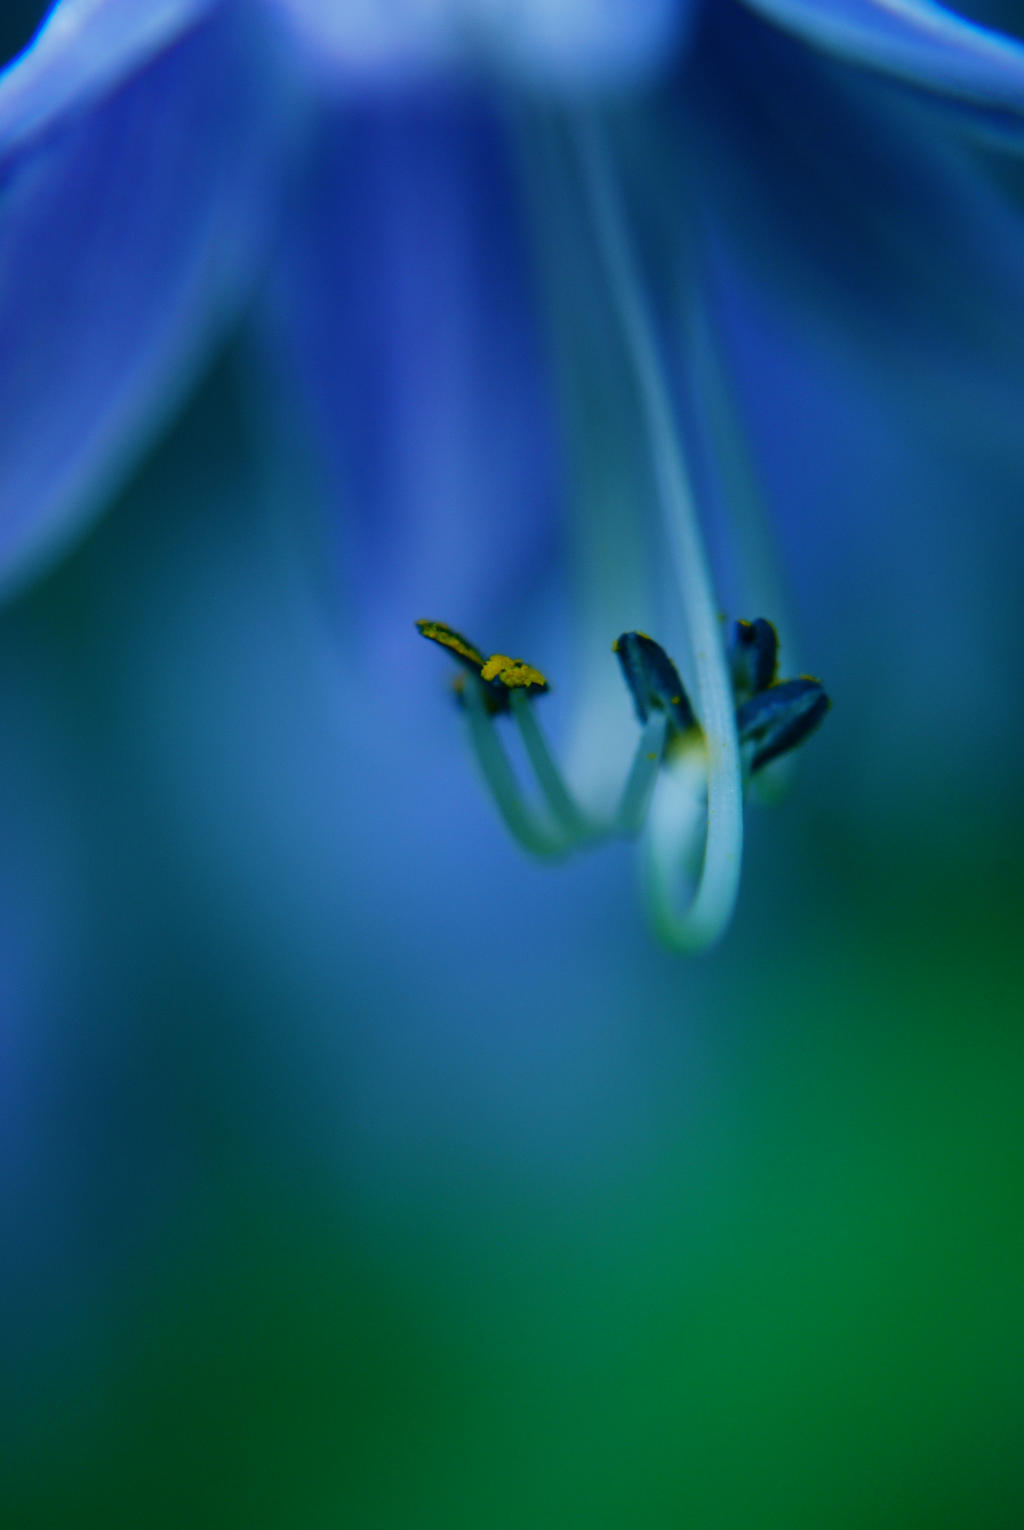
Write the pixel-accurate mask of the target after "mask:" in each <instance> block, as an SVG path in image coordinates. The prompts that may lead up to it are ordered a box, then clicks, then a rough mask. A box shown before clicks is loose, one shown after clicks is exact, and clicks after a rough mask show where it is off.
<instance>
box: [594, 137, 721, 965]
mask: <svg viewBox="0 0 1024 1530" xmlns="http://www.w3.org/2000/svg"><path fill="white" fill-rule="evenodd" d="M571 132H572V138H573V142H574V144H575V148H576V153H577V155H578V158H579V162H580V168H581V171H582V176H583V182H584V185H585V188H586V192H587V200H588V203H589V207H590V212H591V216H592V218H593V222H594V228H595V232H596V235H597V242H598V247H599V249H600V252H601V258H602V261H603V264H604V268H605V274H606V278H607V281H608V284H609V287H610V289H611V294H612V299H613V302H614V305H615V309H616V312H617V314H618V319H619V322H620V324H621V326H622V332H623V339H624V341H625V347H626V352H627V355H628V357H629V361H630V365H631V367H632V370H633V373H634V381H635V384H636V388H637V393H638V396H639V402H640V408H641V413H642V417H643V422H644V428H645V431H646V435H647V440H648V445H649V448H650V452H651V458H652V464H653V468H654V475H655V482H656V485H657V490H658V499H659V503H660V508H661V515H662V521H663V525H664V530H665V535H666V538H667V541H668V544H669V547H670V549H671V553H672V559H673V562H674V565H675V569H676V576H677V578H678V581H679V585H680V589H681V592H682V596H683V616H684V620H685V623H686V627H687V634H688V638H689V643H690V648H691V650H692V655H693V662H694V671H695V674H696V678H697V694H698V705H699V710H700V717H701V723H702V726H703V729H704V734H705V738H706V740H707V753H708V777H707V814H706V830H705V842H704V855H703V859H702V862H701V868H700V873H699V876H698V880H697V885H696V888H695V890H694V892H693V896H692V898H691V900H690V901H689V902H688V903H686V904H685V905H684V906H683V907H681V908H680V907H677V906H676V905H675V904H674V903H673V902H672V901H671V898H672V892H671V889H668V888H666V887H664V886H663V885H662V882H661V879H659V886H658V888H657V889H656V892H657V896H658V901H659V904H663V905H664V906H662V907H660V908H659V911H658V925H659V928H660V929H661V931H662V933H663V934H664V936H665V938H666V939H667V940H668V942H669V943H670V944H671V945H673V946H676V947H678V948H680V949H686V950H692V949H695V948H699V947H703V946H708V945H710V944H712V943H713V942H714V941H716V940H717V939H719V937H720V936H721V935H722V934H723V932H724V931H725V928H726V926H727V925H728V923H729V920H730V918H731V916H732V912H733V909H734V907H735V904H736V897H737V894H738V891H739V877H740V866H741V861H742V855H743V783H742V775H741V768H740V753H739V743H738V740H737V736H736V721H735V717H734V701H733V695H732V687H731V684H730V679H729V672H728V667H727V664H726V658H725V652H724V649H723V646H722V640H721V632H720V625H719V618H718V607H717V602H716V600H715V596H714V590H713V586H712V583H711V575H710V571H709V566H708V560H707V555H706V553H705V550H704V541H703V537H702V534H701V529H700V524H699V521H698V518H697V512H696V508H695V506H694V500H693V494H692V491H691V488H690V483H689V476H688V473H687V468H686V463H685V461H684V459H683V454H682V449H681V446H680V442H679V438H678V433H677V431H676V429H675V426H674V422H673V416H672V408H671V404H670V400H669V394H668V388H667V385H666V383H665V379H664V377H663V374H662V369H661V365H660V363H659V359H658V353H657V347H656V345H655V340H654V332H653V326H652V324H651V320H650V317H649V315H648V313H647V310H646V307H645V304H644V301H643V296H642V288H641V281H640V276H639V272H638V268H637V264H636V259H635V256H634V253H633V250H632V247H631V244H630V240H629V235H628V232H627V228H626V222H625V216H624V212H623V208H622V205H621V201H620V198H619V195H618V191H617V188H616V184H615V180H614V175H613V171H612V167H611V163H610V158H609V154H608V151H607V148H606V145H605V142H604V138H603V136H602V132H601V129H600V126H599V124H598V122H597V120H596V118H595V117H594V116H592V115H590V114H589V113H587V112H585V111H582V110H581V111H580V113H579V114H577V115H576V116H574V117H573V119H572V121H571ZM682 870H683V868H682V867H680V871H681V872H682Z"/></svg>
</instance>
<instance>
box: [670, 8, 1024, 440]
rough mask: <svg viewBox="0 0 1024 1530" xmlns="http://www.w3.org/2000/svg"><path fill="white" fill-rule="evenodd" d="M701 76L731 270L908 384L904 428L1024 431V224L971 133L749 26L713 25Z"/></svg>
mask: <svg viewBox="0 0 1024 1530" xmlns="http://www.w3.org/2000/svg"><path fill="white" fill-rule="evenodd" d="M693 62H694V67H693V70H692V88H691V89H690V90H689V91H688V92H687V95H686V109H687V110H688V111H689V112H690V113H691V115H690V118H689V122H688V129H689V132H690V134H691V140H690V141H691V142H692V141H696V142H697V143H698V144H699V148H700V153H699V154H695V155H693V163H694V172H693V173H694V176H695V179H696V195H697V196H698V197H699V199H700V202H701V205H702V208H703V210H704V214H705V217H706V219H707V222H708V224H709V225H710V226H712V227H714V228H716V229H718V230H719V231H720V232H721V234H722V237H724V238H727V239H728V243H729V246H730V251H731V257H732V258H733V259H735V260H738V261H739V262H741V263H742V264H744V265H745V266H746V267H747V269H748V271H749V274H750V277H751V280H752V281H755V282H756V283H757V284H758V285H760V286H762V287H766V288H774V289H777V290H778V291H779V292H780V293H781V294H782V295H783V296H784V298H785V300H786V301H787V302H789V303H791V304H792V305H793V308H794V312H797V313H803V314H811V313H813V315H814V318H815V321H816V322H817V323H818V324H820V325H821V326H822V327H823V331H824V333H825V334H826V335H827V336H828V337H829V338H830V339H832V340H834V341H835V343H837V344H840V345H842V346H843V348H844V350H845V352H846V356H847V358H849V360H850V361H851V362H852V361H853V360H854V358H855V359H856V364H857V365H859V366H862V367H866V368H868V369H869V370H871V371H872V372H874V373H875V374H876V376H877V375H881V376H882V377H883V378H884V381H885V382H886V384H887V385H890V386H891V385H892V384H893V383H894V381H895V380H896V379H897V378H898V379H899V382H898V385H897V386H898V391H899V397H898V402H897V403H895V404H894V407H896V408H898V410H899V413H900V414H901V415H903V416H905V415H906V414H908V413H911V412H913V413H917V414H919V415H920V414H921V413H923V414H924V415H925V416H926V417H927V418H928V419H929V420H930V421H932V422H933V423H934V422H936V421H939V420H945V422H946V423H947V424H951V425H953V426H954V427H957V428H959V427H960V426H961V425H962V426H964V427H966V428H967V429H971V428H978V429H982V428H983V429H985V430H986V431H988V432H990V433H991V434H993V435H996V436H1000V437H1002V438H1003V439H1005V437H1006V435H1007V434H1008V433H1012V434H1013V435H1016V434H1017V432H1018V430H1019V425H1018V421H1019V410H1020V408H1021V407H1022V405H1024V389H1022V382H1021V379H1022V372H1021V340H1022V331H1021V327H1020V325H1019V324H1017V323H1016V322H1015V316H1016V315H1018V314H1020V313H1021V312H1022V310H1024V224H1022V221H1021V219H1020V217H1019V215H1018V213H1017V211H1016V209H1015V208H1013V207H1012V206H1010V205H1009V203H1008V201H1007V200H1006V199H1005V198H1004V197H1002V196H1001V195H1000V194H999V193H998V192H997V191H996V190H995V189H994V187H993V185H992V183H991V182H990V180H989V179H988V178H987V177H986V176H984V175H983V174H979V170H978V166H977V164H976V163H975V162H974V161H973V160H969V159H967V158H966V156H965V155H964V153H963V152H962V146H961V145H960V143H959V142H958V141H957V139H956V136H955V135H953V134H950V133H948V132H947V133H942V132H937V131H936V121H935V119H934V117H932V116H931V115H930V114H927V113H925V112H923V111H921V110H920V107H919V103H918V101H917V100H916V99H914V98H910V97H906V96H897V95H894V94H893V93H892V92H891V91H889V90H887V89H885V88H883V87H882V86H880V85H879V83H878V82H877V81H875V80H874V79H872V78H871V77H870V76H865V75H855V74H851V73H850V72H849V71H845V70H843V69H842V68H841V67H839V66H838V65H836V64H835V63H833V62H832V61H831V60H826V59H824V58H821V57H820V56H818V55H815V54H812V53H810V52H808V51H807V50H806V49H803V48H801V47H800V46H799V45H797V44H794V43H793V42H792V40H790V39H789V38H787V37H785V36H784V35H782V34H777V33H774V32H773V31H772V30H771V29H770V28H767V27H765V26H764V25H762V24H760V23H758V22H757V21H756V20H754V19H753V18H749V19H748V18H744V17H743V15H742V13H741V12H734V13H732V15H731V16H729V17H725V16H722V15H720V14H719V13H717V12H716V11H714V10H712V11H711V12H709V13H708V16H707V24H706V25H705V27H704V28H703V29H702V34H701V38H700V44H699V48H698V51H697V54H696V56H695V58H694V61H693ZM961 415H963V416H964V418H963V419H961ZM968 422H969V423H968Z"/></svg>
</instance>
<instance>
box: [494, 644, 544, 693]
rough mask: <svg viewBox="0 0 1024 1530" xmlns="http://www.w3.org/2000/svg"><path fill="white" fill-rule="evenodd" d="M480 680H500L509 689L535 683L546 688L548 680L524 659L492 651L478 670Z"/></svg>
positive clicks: (542, 688)
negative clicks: (512, 657) (511, 657)
mask: <svg viewBox="0 0 1024 1530" xmlns="http://www.w3.org/2000/svg"><path fill="white" fill-rule="evenodd" d="M480 678H481V680H500V681H501V683H502V685H505V686H507V687H508V689H509V690H510V691H514V690H521V689H526V690H528V689H529V688H530V686H532V685H535V686H537V687H539V689H540V690H542V691H545V690H547V686H548V682H547V680H546V679H545V678H544V676H543V675H542V674H541V672H540V670H539V669H534V667H533V665H532V664H527V663H526V661H525V660H524V659H510V658H509V656H508V654H507V653H492V654H491V657H490V658H489V659H488V660H487V663H486V664H485V665H484V666H483V668H482V669H481V671H480Z"/></svg>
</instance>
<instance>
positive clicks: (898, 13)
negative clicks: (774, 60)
mask: <svg viewBox="0 0 1024 1530" xmlns="http://www.w3.org/2000/svg"><path fill="white" fill-rule="evenodd" d="M744 4H745V5H746V6H747V8H748V9H749V10H752V11H756V12H757V13H758V14H759V15H761V16H763V17H764V18H765V19H766V20H768V21H771V22H773V23H774V24H775V25H776V26H778V27H780V28H782V29H783V30H784V31H787V32H790V33H792V34H793V35H795V36H797V37H799V38H801V39H802V40H803V41H804V42H806V43H808V44H809V45H810V46H811V47H813V48H817V49H819V50H820V51H822V52H826V53H832V54H834V55H836V56H837V57H839V58H843V59H846V60H848V61H849V62H851V63H855V64H858V65H861V66H863V67H865V68H868V69H872V70H875V71H876V72H878V73H881V74H888V75H892V76H894V77H895V78H897V79H900V80H903V81H904V82H905V83H907V84H910V85H914V86H917V87H918V88H920V89H922V90H927V91H929V92H932V93H933V94H937V95H941V96H946V97H949V98H951V99H953V100H956V101H967V102H972V103H974V104H976V105H979V106H984V107H989V108H996V109H1000V110H1005V111H1011V112H1015V113H1020V114H1021V115H1024V44H1021V43H1019V42H1017V41H1016V39H1014V38H1012V37H1007V36H1004V35H1003V34H1002V33H1000V32H995V31H991V30H990V29H989V28H987V27H983V26H980V25H979V24H978V23H977V22H974V21H969V20H968V19H967V18H966V17H964V16H960V15H958V14H957V13H956V12H955V11H952V10H949V9H948V8H947V7H946V6H943V5H937V4H935V3H934V0H744Z"/></svg>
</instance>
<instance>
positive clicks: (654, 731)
mask: <svg viewBox="0 0 1024 1530" xmlns="http://www.w3.org/2000/svg"><path fill="white" fill-rule="evenodd" d="M667 733H668V717H667V716H666V714H665V713H664V712H655V713H654V715H653V716H652V717H650V718H649V719H648V721H647V724H646V726H645V728H644V731H643V732H642V733H641V735H640V742H639V743H638V744H637V746H636V754H635V755H634V756H633V763H632V765H631V766H630V771H629V776H628V777H627V779H626V785H625V787H624V788H623V792H622V801H621V802H620V803H619V811H618V813H617V814H616V815H615V832H616V834H624V835H626V836H627V837H628V838H630V839H631V838H633V836H634V835H636V834H639V833H640V830H641V829H642V828H643V826H644V822H645V820H646V818H647V812H648V809H649V808H650V805H651V795H652V793H653V791H654V783H655V781H656V780H657V779H658V769H659V767H660V765H661V761H662V757H663V755H664V752H665V738H666V734H667Z"/></svg>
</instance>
